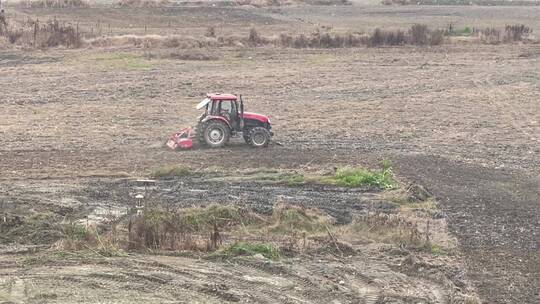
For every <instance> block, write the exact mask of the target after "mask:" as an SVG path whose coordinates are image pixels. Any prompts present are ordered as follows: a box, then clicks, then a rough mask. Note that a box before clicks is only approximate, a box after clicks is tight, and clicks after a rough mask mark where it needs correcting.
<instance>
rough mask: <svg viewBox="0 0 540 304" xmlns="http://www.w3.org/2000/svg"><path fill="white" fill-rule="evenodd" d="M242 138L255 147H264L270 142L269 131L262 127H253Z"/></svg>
mask: <svg viewBox="0 0 540 304" xmlns="http://www.w3.org/2000/svg"><path fill="white" fill-rule="evenodd" d="M244 140H245V141H246V143H248V144H250V145H251V146H252V147H255V148H263V147H266V146H268V144H269V143H270V131H268V130H267V129H265V128H263V127H255V128H253V129H251V130H249V133H247V135H244Z"/></svg>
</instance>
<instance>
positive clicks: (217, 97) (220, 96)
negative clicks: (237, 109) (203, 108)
mask: <svg viewBox="0 0 540 304" xmlns="http://www.w3.org/2000/svg"><path fill="white" fill-rule="evenodd" d="M206 97H207V98H210V99H211V100H237V99H238V97H236V95H232V94H207V95H206Z"/></svg>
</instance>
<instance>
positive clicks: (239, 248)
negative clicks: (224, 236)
mask: <svg viewBox="0 0 540 304" xmlns="http://www.w3.org/2000/svg"><path fill="white" fill-rule="evenodd" d="M256 254H261V255H262V256H264V257H265V258H267V259H270V260H278V259H279V258H280V256H281V254H280V252H279V249H278V248H276V247H275V246H273V245H271V244H266V243H248V242H236V243H234V244H232V245H230V246H228V247H226V248H224V249H221V250H219V251H216V252H215V253H213V254H212V255H211V257H216V258H232V257H237V256H253V255H256Z"/></svg>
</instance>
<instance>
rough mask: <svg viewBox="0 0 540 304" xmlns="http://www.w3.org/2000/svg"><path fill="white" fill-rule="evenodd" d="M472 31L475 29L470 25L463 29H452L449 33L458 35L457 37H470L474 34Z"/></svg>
mask: <svg viewBox="0 0 540 304" xmlns="http://www.w3.org/2000/svg"><path fill="white" fill-rule="evenodd" d="M472 33H473V30H472V29H471V28H470V27H468V26H466V27H464V28H461V29H452V30H451V31H449V32H448V35H450V36H456V37H469V36H471V35H472Z"/></svg>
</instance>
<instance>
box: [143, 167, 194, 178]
mask: <svg viewBox="0 0 540 304" xmlns="http://www.w3.org/2000/svg"><path fill="white" fill-rule="evenodd" d="M191 173H192V172H191V170H190V169H189V168H187V167H183V166H174V165H169V166H162V167H159V168H157V169H155V170H154V171H152V173H151V174H150V175H151V176H152V177H153V178H172V177H182V176H188V175H190V174H191Z"/></svg>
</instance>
